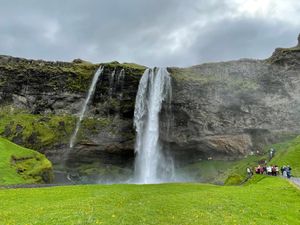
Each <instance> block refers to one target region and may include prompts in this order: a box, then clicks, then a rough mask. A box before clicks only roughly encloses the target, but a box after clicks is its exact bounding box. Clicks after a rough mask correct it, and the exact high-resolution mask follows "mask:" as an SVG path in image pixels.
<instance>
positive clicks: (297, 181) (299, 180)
mask: <svg viewBox="0 0 300 225" xmlns="http://www.w3.org/2000/svg"><path fill="white" fill-rule="evenodd" d="M290 180H291V181H292V182H293V183H294V184H296V185H298V187H300V178H298V177H291V179H290Z"/></svg>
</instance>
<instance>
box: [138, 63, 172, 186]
mask: <svg viewBox="0 0 300 225" xmlns="http://www.w3.org/2000/svg"><path fill="white" fill-rule="evenodd" d="M171 91H172V89H171V77H170V75H169V73H168V71H167V70H166V69H165V68H159V69H157V68H155V69H146V70H145V72H144V74H143V76H142V78H141V80H140V83H139V88H138V92H137V96H136V103H135V111H134V126H135V128H136V133H137V136H136V146H135V152H136V159H135V172H134V173H135V181H136V182H137V183H159V182H166V181H171V180H172V178H173V176H174V165H173V160H172V158H170V157H167V155H166V154H164V153H163V152H162V151H161V150H162V146H161V144H160V140H159V122H160V120H159V114H160V111H161V108H162V103H163V102H164V101H166V100H170V99H171V98H170V97H171Z"/></svg>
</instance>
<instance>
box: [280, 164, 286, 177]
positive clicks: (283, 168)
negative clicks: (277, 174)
mask: <svg viewBox="0 0 300 225" xmlns="http://www.w3.org/2000/svg"><path fill="white" fill-rule="evenodd" d="M280 170H281V175H282V176H283V172H284V170H285V166H282V167H281V168H280Z"/></svg>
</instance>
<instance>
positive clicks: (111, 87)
mask: <svg viewBox="0 0 300 225" xmlns="http://www.w3.org/2000/svg"><path fill="white" fill-rule="evenodd" d="M115 74H116V70H114V71H113V72H112V73H111V75H110V77H109V91H108V96H109V98H110V99H111V98H112V95H113V93H114V87H115V85H114V83H115Z"/></svg>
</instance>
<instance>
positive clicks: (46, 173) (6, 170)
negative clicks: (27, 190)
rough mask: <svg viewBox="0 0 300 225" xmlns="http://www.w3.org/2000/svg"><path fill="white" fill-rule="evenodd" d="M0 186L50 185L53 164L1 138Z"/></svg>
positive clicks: (35, 153) (43, 157) (40, 155)
mask: <svg viewBox="0 0 300 225" xmlns="http://www.w3.org/2000/svg"><path fill="white" fill-rule="evenodd" d="M0 153H1V154H0V185H8V184H25V183H26V184H30V183H49V182H51V181H52V180H53V174H52V164H51V162H50V161H49V160H48V159H47V158H46V157H45V156H44V155H42V154H40V153H38V152H36V151H33V150H30V149H26V148H23V147H21V146H18V145H16V144H14V143H12V142H10V141H8V140H5V139H3V138H0Z"/></svg>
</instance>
